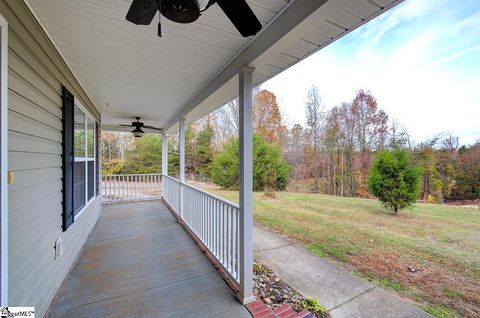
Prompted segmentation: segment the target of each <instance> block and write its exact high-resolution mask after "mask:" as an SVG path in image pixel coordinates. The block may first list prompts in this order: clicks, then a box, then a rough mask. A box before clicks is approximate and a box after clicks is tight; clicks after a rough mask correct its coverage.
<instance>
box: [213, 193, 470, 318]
mask: <svg viewBox="0 0 480 318" xmlns="http://www.w3.org/2000/svg"><path fill="white" fill-rule="evenodd" d="M207 190H208V191H210V192H213V193H215V194H217V195H219V196H222V197H224V198H226V199H228V200H231V201H234V202H238V192H236V191H227V190H219V189H215V188H212V187H211V186H210V187H208V189H207ZM254 219H255V222H256V223H257V224H260V225H262V226H265V227H268V228H271V229H273V230H275V231H277V232H280V233H282V234H284V235H286V236H288V237H290V238H292V239H294V240H296V241H297V242H298V243H299V244H303V245H304V246H305V248H306V249H308V250H309V251H310V252H312V253H314V254H316V255H318V256H320V257H328V258H331V259H335V260H337V261H338V262H339V263H341V264H342V265H343V266H344V267H345V268H347V269H349V270H350V271H352V272H356V273H359V274H360V275H361V276H363V277H365V278H367V279H369V280H371V281H372V282H373V283H375V284H377V285H379V286H381V287H384V288H386V289H389V290H393V291H395V292H397V293H400V294H402V295H403V296H406V297H409V298H411V299H413V300H414V301H417V302H419V303H420V305H421V306H422V307H423V308H424V309H425V310H426V311H427V312H429V313H431V314H433V315H435V316H437V317H455V315H457V314H461V315H463V316H472V317H473V316H477V315H478V316H480V211H479V210H478V209H476V208H461V207H450V206H442V205H428V204H417V205H416V206H415V207H414V208H412V209H409V210H405V211H402V212H401V213H400V216H398V217H396V216H392V215H391V214H390V213H389V212H388V211H387V210H385V209H384V208H383V207H382V206H381V204H379V203H378V201H376V200H370V199H358V198H341V197H333V196H325V195H318V194H303V193H287V192H280V193H277V198H276V199H266V198H264V197H263V194H262V193H254ZM409 267H410V269H409ZM412 268H413V269H414V270H412ZM452 315H453V316H452Z"/></svg>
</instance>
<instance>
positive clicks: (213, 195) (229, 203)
mask: <svg viewBox="0 0 480 318" xmlns="http://www.w3.org/2000/svg"><path fill="white" fill-rule="evenodd" d="M184 185H185V186H186V187H188V188H191V189H193V190H195V191H198V192H201V193H203V194H205V195H207V196H209V197H212V198H214V199H216V200H218V201H221V202H223V203H225V204H227V205H230V206H232V207H234V208H235V209H238V210H240V206H239V205H238V204H235V203H233V202H231V201H228V200H227V199H224V198H221V197H219V196H217V195H215V194H213V193H210V192H207V191H204V190H202V189H199V188H197V187H194V186H192V185H190V184H188V183H184Z"/></svg>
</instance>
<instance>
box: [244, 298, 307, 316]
mask: <svg viewBox="0 0 480 318" xmlns="http://www.w3.org/2000/svg"><path fill="white" fill-rule="evenodd" d="M245 307H246V308H247V310H248V311H249V312H250V314H252V316H253V318H313V317H315V315H314V314H313V313H311V312H309V311H308V310H303V311H302V312H296V311H295V310H293V308H292V307H290V306H289V305H282V306H280V307H278V308H277V309H275V310H273V309H272V308H270V307H269V306H268V305H267V304H265V303H264V302H263V301H261V300H260V299H257V300H255V301H254V302H253V303H250V304H247V305H246V306H245Z"/></svg>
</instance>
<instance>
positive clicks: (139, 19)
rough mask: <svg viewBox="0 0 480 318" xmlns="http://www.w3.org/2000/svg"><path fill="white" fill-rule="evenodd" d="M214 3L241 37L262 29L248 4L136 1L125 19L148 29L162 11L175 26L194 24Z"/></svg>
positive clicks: (206, 0)
mask: <svg viewBox="0 0 480 318" xmlns="http://www.w3.org/2000/svg"><path fill="white" fill-rule="evenodd" d="M215 3H217V4H218V5H219V6H220V9H222V11H223V12H224V13H225V14H226V15H227V17H228V18H229V19H230V21H231V22H232V23H233V25H234V26H235V27H236V28H237V30H238V31H239V32H240V34H242V36H244V37H248V36H251V35H255V34H257V32H258V31H260V30H261V29H262V24H261V23H260V21H259V20H258V19H257V17H256V16H255V14H254V13H253V11H252V9H251V8H250V6H249V5H248V3H247V2H246V0H133V2H132V5H131V6H130V10H128V13H127V17H126V18H127V20H128V21H130V22H133V23H135V24H137V25H149V24H150V23H151V22H152V20H153V18H154V17H155V15H156V14H157V11H160V14H161V15H163V16H164V17H166V18H167V19H169V20H172V21H174V22H178V23H191V22H194V21H196V20H197V19H198V18H199V17H200V14H201V12H203V11H205V10H207V9H208V8H209V7H211V6H212V5H214V4H215ZM161 34H162V30H161V24H160V23H158V35H159V36H162V35H161Z"/></svg>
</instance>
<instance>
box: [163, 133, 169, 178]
mask: <svg viewBox="0 0 480 318" xmlns="http://www.w3.org/2000/svg"><path fill="white" fill-rule="evenodd" d="M162 175H168V136H167V134H165V133H163V134H162Z"/></svg>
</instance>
